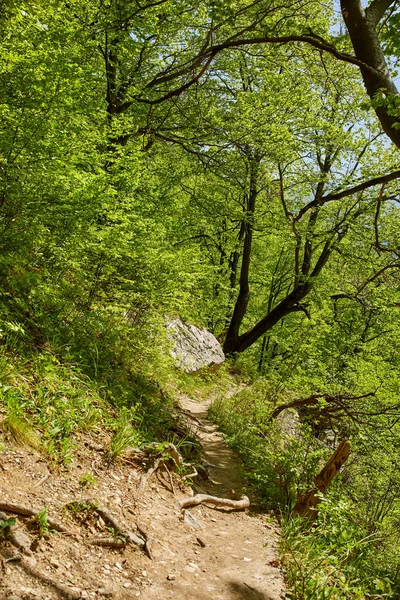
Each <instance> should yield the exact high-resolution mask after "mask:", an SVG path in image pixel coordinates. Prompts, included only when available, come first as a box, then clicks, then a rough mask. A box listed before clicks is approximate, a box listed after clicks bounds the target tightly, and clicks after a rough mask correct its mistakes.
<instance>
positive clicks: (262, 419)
mask: <svg viewBox="0 0 400 600" xmlns="http://www.w3.org/2000/svg"><path fill="white" fill-rule="evenodd" d="M279 399H280V398H279V397H277V395H276V393H275V391H274V389H273V387H271V386H269V385H268V383H266V382H265V380H264V381H262V382H255V384H253V385H252V386H249V387H246V388H245V389H243V390H242V391H241V392H239V393H238V394H237V395H235V396H233V397H231V398H227V397H220V398H218V399H217V400H216V401H215V402H214V404H213V405H212V407H211V410H210V416H211V417H212V419H213V420H214V421H215V422H216V423H218V425H219V426H220V427H221V429H222V430H223V431H224V433H225V435H226V438H227V441H228V443H229V444H230V445H231V446H232V447H233V448H235V450H236V451H237V452H238V453H239V454H240V456H241V457H242V459H243V461H244V464H245V467H246V469H247V474H248V479H249V482H250V483H251V484H252V486H253V488H254V489H255V490H256V492H257V493H258V496H259V498H260V502H261V503H263V504H264V505H265V506H266V507H269V508H271V509H273V510H275V511H276V513H277V514H278V515H279V517H280V520H281V525H282V536H281V548H280V551H281V557H282V565H283V568H284V572H285V573H286V579H287V583H288V592H287V598H291V599H292V600H347V599H348V600H362V599H372V598H374V599H377V598H380V599H383V598H388V599H389V598H390V599H392V600H394V599H395V598H398V597H399V565H400V560H399V559H400V556H399V549H398V546H397V543H396V535H397V532H398V523H399V522H400V521H399V518H398V507H397V512H396V507H395V506H392V507H391V511H389V510H388V511H386V513H385V518H383V517H382V518H381V520H380V522H377V521H376V520H375V522H371V520H370V521H368V520H367V518H366V513H367V512H368V511H367V510H366V509H367V508H368V510H369V512H371V503H372V500H371V498H370V497H367V496H365V497H363V495H362V493H361V490H360V488H359V486H360V482H359V480H358V479H357V472H362V471H363V469H362V465H360V460H358V461H354V462H355V466H354V467H353V469H347V470H346V471H345V472H344V474H343V476H339V477H337V478H336V479H335V480H334V482H333V484H332V485H331V488H330V489H329V491H328V493H327V495H326V496H325V497H321V503H320V505H319V507H318V508H319V512H318V518H317V520H316V521H315V522H314V523H313V524H310V523H308V522H307V521H306V520H304V519H302V518H300V517H293V516H292V515H291V509H292V508H293V506H294V502H295V500H296V497H297V495H298V494H299V493H301V492H304V491H306V490H309V489H312V488H313V477H314V475H315V474H316V473H317V472H318V471H319V470H320V468H321V466H322V465H323V464H324V463H325V462H326V460H327V458H328V457H329V456H330V454H331V452H332V450H330V449H329V448H327V447H326V446H324V445H323V444H321V442H320V441H319V440H317V439H316V438H315V437H314V436H313V435H312V432H311V430H310V429H309V428H308V427H307V426H306V425H304V424H302V423H301V422H299V421H298V420H296V419H295V418H294V417H293V415H292V416H290V414H286V415H285V417H284V418H283V421H281V422H280V423H276V422H270V415H271V412H272V410H273V408H274V406H275V405H276V402H277V401H279ZM280 400H281V401H282V400H283V401H284V400H285V399H284V398H281V399H280ZM364 479H365V477H364ZM386 495H387V493H386ZM384 501H385V498H384V495H383V494H381V495H378V496H377V500H376V502H377V505H378V503H380V505H383V503H384ZM378 508H379V506H378ZM375 513H376V511H375ZM393 536H394V537H393Z"/></svg>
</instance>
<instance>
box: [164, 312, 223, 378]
mask: <svg viewBox="0 0 400 600" xmlns="http://www.w3.org/2000/svg"><path fill="white" fill-rule="evenodd" d="M166 326H167V336H168V338H169V339H170V340H171V341H172V348H171V349H170V353H171V355H172V356H173V358H174V359H175V362H176V364H177V366H178V367H179V368H180V369H182V370H183V371H185V373H192V372H194V371H198V370H199V369H201V368H203V367H208V366H210V365H219V364H221V363H223V362H224V360H225V355H224V353H223V351H222V348H221V345H220V343H219V342H218V340H217V339H216V338H215V337H214V336H213V334H212V333H210V332H209V331H207V329H204V328H203V327H196V325H191V324H190V323H184V322H183V321H182V319H180V318H179V317H175V318H173V319H168V321H167V324H166Z"/></svg>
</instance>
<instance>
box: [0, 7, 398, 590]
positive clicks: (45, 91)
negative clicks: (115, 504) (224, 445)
mask: <svg viewBox="0 0 400 600" xmlns="http://www.w3.org/2000/svg"><path fill="white" fill-rule="evenodd" d="M0 30H1V36H0V48H1V50H0V80H1V84H0V228H1V235H0V247H1V250H0V278H1V285H0V398H1V403H0V416H1V417H2V424H1V426H0V459H1V452H3V450H4V448H6V446H7V444H8V440H9V436H10V435H14V437H15V436H16V437H17V438H18V437H20V438H21V439H22V438H24V440H25V443H28V444H30V445H31V446H33V447H35V446H40V447H41V448H42V450H41V451H44V452H45V453H46V456H47V460H48V461H49V462H51V463H52V464H53V465H55V468H68V465H69V464H72V463H73V461H74V453H75V451H76V448H77V446H78V445H79V441H78V438H79V435H80V434H81V433H82V432H85V431H87V430H88V429H90V428H91V427H93V428H94V429H96V428H99V427H102V428H104V429H105V430H107V431H108V432H109V433H110V439H111V442H110V448H109V457H110V460H114V459H117V457H118V455H119V454H120V453H121V452H122V451H123V449H124V448H125V447H127V446H132V445H136V446H140V444H141V443H145V442H149V441H154V440H157V441H159V442H164V441H167V440H169V441H170V440H171V439H172V438H171V436H173V435H176V433H175V434H173V433H171V432H173V431H174V423H173V418H172V416H171V415H172V412H173V411H172V405H173V402H174V400H173V393H172V392H171V391H170V390H171V389H172V388H171V386H172V385H173V384H172V383H171V382H176V380H179V382H178V385H180V386H181V388H182V389H184V388H185V386H186V387H187V386H189V387H190V386H193V385H194V383H193V381H192V380H190V381H189V379H190V378H187V377H184V376H183V375H182V374H178V373H177V370H176V369H175V367H174V366H173V364H172V359H171V357H170V356H169V353H168V350H167V347H168V339H167V336H166V332H165V319H166V316H167V315H179V316H180V318H182V319H183V320H185V321H187V322H191V323H194V324H196V325H199V326H202V327H205V328H207V329H208V330H209V331H211V332H212V333H213V334H214V335H215V336H216V337H217V338H218V340H219V341H220V342H221V344H222V346H223V349H224V352H225V355H226V357H227V361H226V365H225V366H224V367H222V368H221V370H220V371H219V372H215V373H214V372H213V373H202V374H200V375H198V376H196V377H195V378H194V379H195V381H196V385H197V386H199V387H200V388H206V387H207V386H211V387H212V388H213V390H215V389H217V390H218V386H219V385H221V389H220V393H219V395H218V394H217V396H218V397H217V400H216V401H215V402H214V404H213V405H212V407H211V411H210V415H211V418H212V419H213V420H214V421H215V422H216V423H218V425H219V426H220V428H221V429H222V431H223V432H224V434H225V436H226V440H227V441H228V442H229V444H230V445H231V446H232V447H233V448H234V449H235V450H236V451H237V452H238V453H239V454H240V456H241V458H242V460H243V462H244V465H245V469H246V476H247V479H248V484H249V486H251V487H252V489H254V490H256V493H257V494H258V497H259V499H260V502H261V504H262V505H263V506H264V507H265V509H266V510H267V509H268V510H271V511H273V513H274V514H275V515H277V516H278V517H279V520H280V523H281V527H282V541H281V556H282V565H283V567H284V569H285V571H284V572H285V573H286V579H287V585H288V592H287V598H293V599H294V600H324V599H331V600H335V599H347V598H348V599H363V598H371V599H372V598H388V599H395V598H399V597H400V548H399V545H398V537H399V533H400V464H399V463H400V458H399V449H400V336H399V331H400V204H399V203H400V154H399V149H400V95H399V91H398V89H397V82H399V81H400V79H399V76H398V68H399V66H400V3H399V0H371V1H370V2H369V3H368V2H364V3H361V1H360V0H340V3H339V2H322V1H321V0H285V2H278V0H236V1H233V0H203V1H202V2H200V1H199V0H64V1H63V0H46V2H45V1H44V0H27V1H25V2H23V1H22V0H2V3H1V12H0ZM228 371H229V372H231V373H235V374H236V376H237V377H238V378H240V379H241V380H242V381H243V382H245V384H243V388H242V389H241V391H239V393H238V394H236V395H232V396H229V395H228V394H224V383H223V380H224V378H225V379H226V378H227V377H228ZM221 382H222V383H221ZM295 408H299V413H298V414H299V418H300V421H299V424H298V425H296V427H298V428H300V429H301V435H294V436H292V437H289V438H286V437H285V436H284V435H282V431H281V429H280V425H279V418H280V417H281V416H282V415H290V414H294V411H293V409H295ZM278 415H279V418H278ZM296 415H297V413H296ZM296 418H297V417H296ZM173 439H174V440H175V438H173ZM343 440H348V441H349V443H350V446H351V453H350V456H349V458H348V460H347V461H346V464H345V465H344V466H343V469H342V470H341V472H340V474H339V475H338V477H336V478H335V480H334V481H333V482H332V485H331V486H330V487H329V490H328V491H327V493H326V494H321V495H320V497H319V505H318V517H317V518H316V520H315V521H314V522H313V523H312V525H310V523H309V522H308V521H307V519H301V518H295V517H294V516H293V514H292V510H293V507H294V505H295V503H296V498H298V495H299V494H301V493H304V492H306V491H307V490H309V489H310V486H311V488H312V486H313V481H314V476H315V475H316V473H318V471H319V470H320V468H321V465H323V464H324V463H325V462H326V461H327V460H328V458H329V456H330V455H331V454H332V451H333V450H334V449H335V448H336V447H337V446H338V444H339V443H340V442H341V441H343ZM0 462H1V461H0ZM3 525H4V523H3ZM1 531H2V521H1V518H0V534H1ZM0 537H1V535H0Z"/></svg>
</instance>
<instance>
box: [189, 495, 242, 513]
mask: <svg viewBox="0 0 400 600" xmlns="http://www.w3.org/2000/svg"><path fill="white" fill-rule="evenodd" d="M198 504H214V506H223V507H225V508H232V509H234V510H243V509H244V508H248V507H249V506H250V500H249V499H248V497H247V496H242V497H241V498H240V500H230V499H229V498H217V496H209V495H208V494H196V496H191V497H190V498H184V499H183V500H180V501H179V506H180V508H181V509H184V508H188V507H189V506H197V505H198Z"/></svg>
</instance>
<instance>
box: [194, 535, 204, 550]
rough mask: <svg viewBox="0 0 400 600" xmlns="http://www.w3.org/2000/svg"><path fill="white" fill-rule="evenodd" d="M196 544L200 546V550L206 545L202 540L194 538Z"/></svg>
mask: <svg viewBox="0 0 400 600" xmlns="http://www.w3.org/2000/svg"><path fill="white" fill-rule="evenodd" d="M196 542H197V543H198V544H199V546H201V547H202V548H205V547H206V543H205V542H203V540H202V539H201V538H200V537H196Z"/></svg>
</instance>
